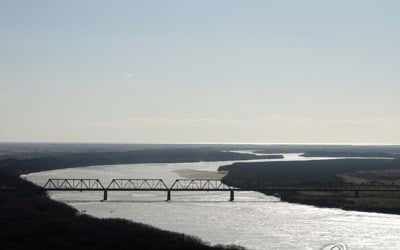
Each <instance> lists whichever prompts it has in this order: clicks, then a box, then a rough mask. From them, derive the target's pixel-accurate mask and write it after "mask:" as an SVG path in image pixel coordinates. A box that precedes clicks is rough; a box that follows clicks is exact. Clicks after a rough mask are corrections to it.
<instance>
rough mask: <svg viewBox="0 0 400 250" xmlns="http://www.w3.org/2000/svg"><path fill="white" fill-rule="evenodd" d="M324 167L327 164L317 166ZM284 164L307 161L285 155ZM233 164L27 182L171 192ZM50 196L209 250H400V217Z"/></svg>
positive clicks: (159, 196) (209, 197) (259, 200)
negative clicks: (187, 174)
mask: <svg viewBox="0 0 400 250" xmlns="http://www.w3.org/2000/svg"><path fill="white" fill-rule="evenodd" d="M320 159H321V160H322V158H320ZM284 160H305V159H304V158H301V157H299V156H298V155H296V154H286V155H285V159H284ZM231 163H232V162H228V161H224V162H199V163H173V164H130V165H111V166H92V167H84V168H72V169H62V170H52V171H45V172H37V173H32V174H29V175H26V176H25V178H27V179H29V180H31V181H33V182H35V183H37V184H41V185H43V184H44V183H45V182H46V181H47V179H49V178H99V179H100V180H101V181H102V182H103V183H108V182H109V181H110V180H111V179H113V178H160V179H164V181H166V182H167V185H168V184H171V183H172V182H173V181H174V180H175V179H177V178H181V177H180V176H178V175H177V174H176V172H174V170H180V169H193V170H207V171H215V170H216V169H217V168H218V167H219V166H222V165H228V164H231ZM102 195H103V193H101V192H82V193H80V192H52V193H51V197H52V198H53V199H56V200H60V201H63V202H66V203H68V204H70V205H72V206H74V207H75V208H77V209H78V210H80V211H82V212H84V213H87V214H90V215H93V216H96V217H102V218H107V217H113V218H126V219H130V220H133V221H136V222H142V223H146V224H150V225H153V226H156V227H158V228H161V229H166V230H170V231H176V232H181V233H186V234H190V235H194V236H197V237H200V238H201V239H203V240H205V241H208V242H210V243H212V244H217V243H221V244H237V245H241V246H244V247H247V248H249V249H302V250H304V249H322V248H323V247H324V246H326V245H328V244H335V243H344V244H346V245H347V247H348V249H374V250H376V249H393V250H394V249H396V250H398V249H400V241H399V240H398V237H399V235H400V216H398V215H386V214H378V213H364V212H351V211H342V210H340V209H327V208H316V207H312V206H304V205H297V204H290V203H286V202H280V201H279V200H278V199H277V198H275V197H270V196H265V195H262V194H260V193H257V192H236V193H235V199H236V200H235V201H234V202H229V201H228V199H229V193H228V192H209V193H206V192H204V193H203V192H192V193H190V192H172V201H170V202H166V201H165V199H166V193H165V192H109V194H108V198H109V200H108V201H106V202H100V201H99V200H100V199H101V198H102Z"/></svg>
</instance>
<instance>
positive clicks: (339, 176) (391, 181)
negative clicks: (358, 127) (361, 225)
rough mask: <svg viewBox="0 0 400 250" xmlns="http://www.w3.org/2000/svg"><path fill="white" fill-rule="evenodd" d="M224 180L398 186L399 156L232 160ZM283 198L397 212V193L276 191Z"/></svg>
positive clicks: (233, 182) (399, 201) (244, 185)
mask: <svg viewBox="0 0 400 250" xmlns="http://www.w3.org/2000/svg"><path fill="white" fill-rule="evenodd" d="M219 170H223V171H228V174H227V175H226V176H225V177H224V178H223V181H224V182H225V183H227V184H228V185H232V186H235V187H239V188H247V189H252V188H254V189H256V188H257V187H260V186H261V187H262V186H263V185H264V186H267V185H271V186H300V187H301V186H305V187H307V186H322V187H324V186H327V187H329V186H336V187H337V186H342V185H348V184H357V185H368V184H372V185H376V184H379V185H400V160H398V159H393V160H391V159H338V160H318V161H316V160H314V161H297V162H256V163H234V164H232V165H229V166H222V167H220V168H219ZM266 194H268V195H276V196H279V197H280V198H281V200H283V201H288V202H295V203H301V204H309V205H315V206H320V207H332V208H342V209H346V210H358V211H368V212H382V213H393V214H400V194H399V193H397V192H360V195H359V197H354V193H353V192H279V193H272V194H271V193H266Z"/></svg>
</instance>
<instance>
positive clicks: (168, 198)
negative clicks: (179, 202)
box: [167, 190, 171, 201]
mask: <svg viewBox="0 0 400 250" xmlns="http://www.w3.org/2000/svg"><path fill="white" fill-rule="evenodd" d="M170 200H171V190H168V191H167V201H170Z"/></svg>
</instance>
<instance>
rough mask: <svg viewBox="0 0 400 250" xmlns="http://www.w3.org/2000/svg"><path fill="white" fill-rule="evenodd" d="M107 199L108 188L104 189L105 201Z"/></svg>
mask: <svg viewBox="0 0 400 250" xmlns="http://www.w3.org/2000/svg"><path fill="white" fill-rule="evenodd" d="M106 200H107V190H104V195H103V201H106Z"/></svg>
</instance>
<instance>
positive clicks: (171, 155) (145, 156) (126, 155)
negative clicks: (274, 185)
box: [0, 149, 282, 174]
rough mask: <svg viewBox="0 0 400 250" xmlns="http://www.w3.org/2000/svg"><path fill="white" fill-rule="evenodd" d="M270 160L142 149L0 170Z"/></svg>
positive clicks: (11, 162) (10, 162)
mask: <svg viewBox="0 0 400 250" xmlns="http://www.w3.org/2000/svg"><path fill="white" fill-rule="evenodd" d="M274 157H275V158H278V157H282V156H270V155H269V156H256V155H254V154H241V153H233V152H225V151H217V150H207V149H149V150H147V149H145V150H135V151H128V152H93V153H69V154H59V155H54V156H48V157H40V158H33V159H15V158H13V159H4V160H1V161H0V169H3V170H4V171H7V172H12V173H16V174H25V173H30V172H37V171H44V170H51V169H60V168H70V167H82V166H91V165H110V164H133V163H177V162H198V161H224V160H250V159H269V158H274Z"/></svg>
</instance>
